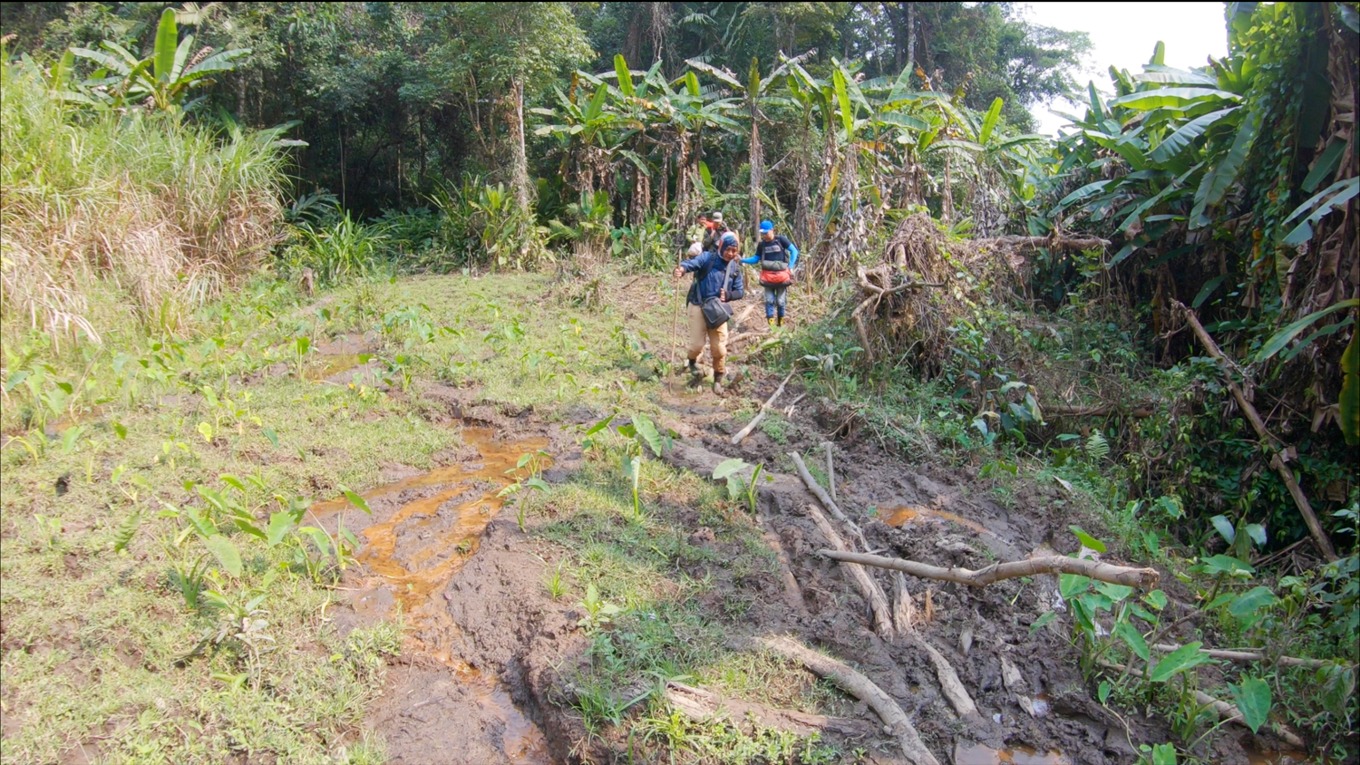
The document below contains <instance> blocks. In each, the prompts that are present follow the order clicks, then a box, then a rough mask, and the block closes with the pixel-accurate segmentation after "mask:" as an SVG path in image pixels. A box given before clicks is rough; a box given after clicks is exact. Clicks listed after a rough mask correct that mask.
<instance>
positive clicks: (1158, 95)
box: [1110, 88, 1242, 111]
mask: <svg viewBox="0 0 1360 765" xmlns="http://www.w3.org/2000/svg"><path fill="white" fill-rule="evenodd" d="M1214 100H1217V101H1228V102H1231V103H1238V102H1239V101H1241V100H1242V97H1241V96H1239V95H1237V94H1236V93H1229V92H1228V91H1226V90H1217V89H1214V88H1160V89H1158V90H1142V91H1139V92H1137V93H1130V94H1128V95H1126V96H1120V97H1119V98H1116V99H1113V100H1111V101H1110V107H1111V108H1114V107H1123V108H1125V109H1138V110H1140V111H1148V110H1150V109H1157V108H1161V107H1164V106H1169V107H1174V108H1181V109H1184V108H1186V107H1188V106H1193V105H1195V104H1199V103H1206V102H1211V101H1214Z"/></svg>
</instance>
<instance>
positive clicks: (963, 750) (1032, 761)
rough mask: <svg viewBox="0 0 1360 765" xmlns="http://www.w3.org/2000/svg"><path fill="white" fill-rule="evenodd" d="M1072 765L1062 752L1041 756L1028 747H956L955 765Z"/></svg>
mask: <svg viewBox="0 0 1360 765" xmlns="http://www.w3.org/2000/svg"><path fill="white" fill-rule="evenodd" d="M1003 763H1004V764H1005V765H1072V761H1071V760H1069V759H1067V758H1066V757H1064V756H1063V754H1062V753H1061V752H1048V753H1046V754H1041V753H1039V752H1037V751H1035V750H1034V749H1031V748H1029V747H1027V746H1016V747H1011V748H1010V749H993V748H991V747H990V746H983V745H982V744H971V745H964V744H958V745H956V746H955V747H954V765H1002V764H1003Z"/></svg>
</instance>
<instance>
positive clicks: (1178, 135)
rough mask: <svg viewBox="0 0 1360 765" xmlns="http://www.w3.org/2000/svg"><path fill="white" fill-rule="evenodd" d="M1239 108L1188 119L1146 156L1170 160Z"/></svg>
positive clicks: (1154, 159) (1220, 110)
mask: <svg viewBox="0 0 1360 765" xmlns="http://www.w3.org/2000/svg"><path fill="white" fill-rule="evenodd" d="M1240 108H1241V107H1239V106H1230V107H1228V108H1227V109H1219V110H1218V111H1216V112H1210V113H1208V114H1204V115H1200V116H1199V117H1196V118H1194V119H1192V120H1190V121H1189V122H1187V123H1185V124H1184V125H1181V126H1180V127H1179V128H1177V129H1176V132H1174V133H1172V134H1171V135H1168V136H1167V137H1166V138H1163V139H1162V142H1161V143H1160V144H1158V145H1157V148H1155V149H1153V150H1152V153H1151V154H1149V155H1148V156H1149V157H1151V158H1152V160H1153V161H1154V162H1158V163H1165V162H1170V161H1171V160H1172V159H1174V158H1175V157H1176V156H1177V155H1179V154H1180V153H1181V152H1183V151H1185V150H1186V149H1187V148H1189V146H1190V144H1192V143H1194V141H1195V139H1196V138H1199V137H1200V136H1202V135H1204V134H1205V133H1206V132H1208V130H1209V129H1210V128H1212V127H1214V126H1215V125H1217V124H1218V123H1219V122H1220V121H1222V120H1223V119H1224V118H1226V117H1227V116H1228V115H1230V114H1232V113H1233V112H1235V111H1237V110H1238V109H1240Z"/></svg>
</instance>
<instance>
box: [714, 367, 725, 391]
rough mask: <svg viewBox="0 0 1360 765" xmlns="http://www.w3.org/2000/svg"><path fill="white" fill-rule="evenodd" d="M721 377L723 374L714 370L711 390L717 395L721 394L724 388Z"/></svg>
mask: <svg viewBox="0 0 1360 765" xmlns="http://www.w3.org/2000/svg"><path fill="white" fill-rule="evenodd" d="M723 378H724V375H723V374H721V373H718V372H715V373H714V374H713V392H714V393H716V394H717V395H719V396H721V395H723V392H724V390H723Z"/></svg>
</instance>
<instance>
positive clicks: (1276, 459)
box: [1173, 300, 1336, 561]
mask: <svg viewBox="0 0 1360 765" xmlns="http://www.w3.org/2000/svg"><path fill="white" fill-rule="evenodd" d="M1173 305H1174V306H1175V307H1176V309H1177V310H1179V311H1180V312H1181V313H1182V314H1184V315H1185V320H1186V322H1188V323H1189V324H1190V329H1191V330H1193V331H1194V333H1195V337H1197V338H1199V341H1200V344H1201V345H1203V346H1204V350H1206V351H1208V352H1209V355H1210V356H1212V357H1213V358H1214V360H1215V361H1217V362H1218V366H1219V369H1220V370H1221V371H1222V372H1223V379H1224V380H1225V381H1226V382H1227V383H1228V390H1230V391H1232V394H1233V398H1235V399H1237V405H1238V406H1239V407H1240V408H1241V409H1242V414H1243V416H1245V417H1246V418H1247V421H1248V422H1250V423H1251V427H1252V428H1253V429H1255V431H1256V435H1257V437H1258V438H1260V439H1261V440H1262V441H1264V442H1266V443H1267V444H1269V445H1270V447H1271V449H1272V450H1274V451H1275V454H1274V455H1272V457H1271V460H1270V466H1271V467H1273V468H1275V472H1277V473H1279V474H1280V479H1281V480H1283V481H1284V485H1285V487H1286V488H1287V489H1289V496H1291V497H1293V498H1294V505H1295V506H1296V507H1298V509H1299V514H1300V515H1302V516H1303V522H1304V523H1306V524H1307V525H1308V532H1309V533H1310V534H1312V535H1313V541H1314V542H1316V543H1317V546H1318V549H1319V550H1320V551H1322V554H1323V555H1324V556H1326V557H1327V560H1329V561H1334V560H1336V550H1335V549H1334V548H1333V547H1332V542H1331V540H1330V539H1328V538H1327V534H1326V532H1324V531H1323V530H1322V524H1320V523H1318V519H1317V516H1316V515H1315V514H1314V513H1313V507H1312V505H1310V504H1308V498H1307V497H1305V496H1304V495H1303V489H1300V488H1299V482H1298V481H1297V480H1295V479H1294V471H1292V470H1290V469H1289V466H1288V465H1286V464H1285V456H1284V455H1285V452H1286V451H1287V450H1286V449H1283V448H1281V446H1282V443H1281V442H1280V440H1279V439H1277V438H1275V436H1273V435H1271V434H1270V432H1269V431H1267V430H1266V424H1265V422H1263V421H1262V420H1261V415H1260V413H1259V412H1257V411H1256V407H1254V406H1252V405H1251V402H1250V401H1248V400H1247V397H1246V395H1245V394H1243V393H1242V388H1241V387H1240V386H1238V384H1237V383H1236V382H1234V381H1233V379H1232V375H1231V374H1230V373H1229V367H1230V366H1235V365H1233V364H1232V362H1231V361H1229V360H1228V357H1227V356H1224V355H1223V351H1221V350H1219V348H1218V344H1217V343H1215V342H1214V339H1213V338H1212V337H1210V336H1209V333H1208V332H1207V331H1205V329H1204V326H1203V325H1201V324H1200V323H1199V319H1198V318H1197V317H1196V316H1195V312H1194V311H1193V310H1191V309H1190V308H1189V307H1187V306H1186V305H1185V304H1184V303H1181V302H1180V301H1178V300H1177V301H1173Z"/></svg>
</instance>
